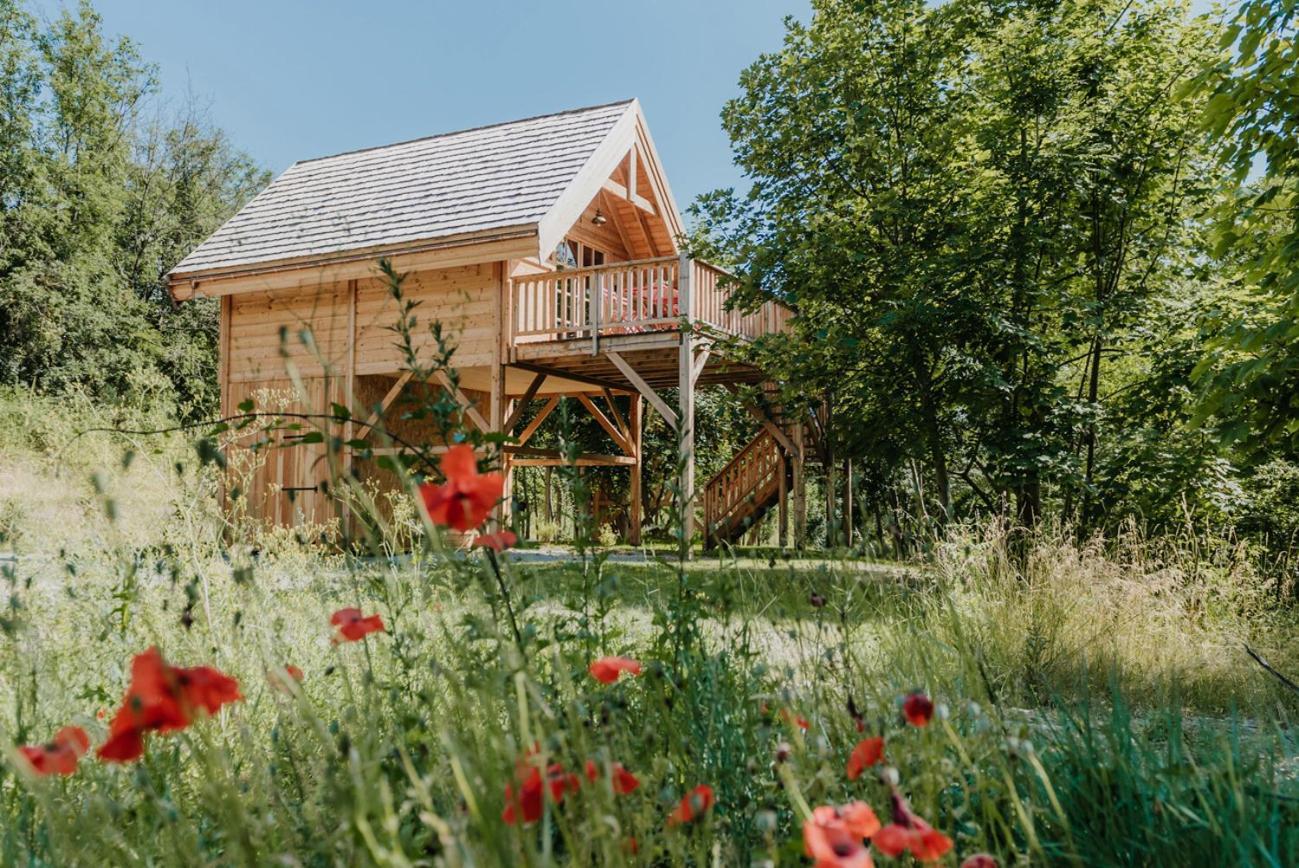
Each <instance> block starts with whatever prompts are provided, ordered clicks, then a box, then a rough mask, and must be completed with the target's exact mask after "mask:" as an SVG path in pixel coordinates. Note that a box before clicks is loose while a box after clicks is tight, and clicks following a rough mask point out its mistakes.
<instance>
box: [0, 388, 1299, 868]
mask: <svg viewBox="0 0 1299 868" xmlns="http://www.w3.org/2000/svg"><path fill="white" fill-rule="evenodd" d="M6 400H8V401H9V402H10V403H11V404H12V403H15V402H17V403H21V401H20V400H19V399H18V398H10V399H6ZM23 412H27V413H29V416H30V425H31V427H30V428H29V427H28V423H24V422H20V423H17V424H9V425H7V426H5V427H4V428H3V430H0V438H2V439H0V479H3V480H5V485H4V488H3V489H0V497H2V498H3V501H4V502H5V503H10V504H16V505H14V506H10V507H7V509H8V512H7V513H6V514H7V515H8V516H9V518H8V520H7V521H8V524H7V526H6V532H7V534H8V536H7V546H8V554H7V557H6V559H5V561H4V562H3V569H4V576H3V582H4V583H5V586H6V587H5V591H6V597H7V605H6V607H5V610H4V612H3V615H2V616H0V618H2V620H0V627H2V628H3V629H2V630H0V745H4V746H5V750H4V758H3V760H0V818H2V820H3V821H2V822H0V859H3V862H4V863H5V864H60V865H62V864H68V865H105V864H136V863H148V864H157V865H193V864H218V865H225V864H281V865H283V864H290V865H329V864H384V865H417V864H418V865H424V864H446V865H549V864H585V865H590V864H601V865H603V864H697V865H704V864H710V865H711V864H726V865H732V864H738V865H746V864H784V865H797V864H803V863H805V860H804V858H803V855H802V852H803V851H802V842H801V837H800V827H801V824H802V821H803V813H804V811H805V806H815V805H818V804H839V803H844V802H847V801H849V800H852V799H864V800H865V801H867V802H869V803H870V804H871V805H872V806H874V808H875V810H876V811H877V812H878V813H879V814H880V815H881V817H882V818H883V819H884V820H885V822H887V809H888V805H889V794H890V779H891V778H893V777H894V776H895V777H896V779H897V780H898V781H899V782H900V786H901V788H902V790H903V791H904V792H905V793H906V794H907V796H908V797H909V799H910V801H911V804H912V806H913V807H914V809H915V810H916V811H917V812H918V813H919V814H920V815H921V816H923V817H925V818H926V819H928V820H929V821H930V822H932V823H933V824H934V825H935V826H936V827H937V828H939V829H940V830H942V831H943V832H944V833H946V834H947V835H949V836H950V837H951V838H952V839H953V841H954V844H955V846H954V849H953V852H952V853H951V854H949V855H948V856H947V857H945V860H944V861H946V862H948V863H950V864H956V863H958V862H959V861H960V860H961V859H963V858H965V857H966V856H968V855H970V854H972V853H976V852H989V853H993V854H995V855H996V856H997V858H998V859H999V860H1000V862H1001V863H1002V864H1005V865H1009V864H1020V863H1023V864H1046V863H1056V862H1059V863H1062V864H1087V865H1100V864H1120V863H1122V864H1143V865H1144V864H1149V865H1185V864H1224V865H1226V864H1231V865H1241V864H1250V865H1283V864H1292V863H1293V862H1295V861H1296V858H1297V857H1296V853H1297V852H1299V831H1296V830H1297V829H1299V823H1297V822H1296V821H1297V820H1299V785H1296V783H1295V779H1294V771H1295V769H1294V755H1295V751H1294V744H1293V739H1292V737H1291V735H1290V732H1289V721H1290V717H1291V715H1292V714H1293V713H1294V710H1295V700H1296V697H1295V696H1293V695H1292V694H1290V693H1289V692H1288V691H1287V690H1286V689H1285V688H1284V687H1283V686H1282V685H1280V683H1279V682H1278V681H1277V679H1275V678H1273V677H1272V676H1270V675H1269V674H1267V673H1266V672H1263V671H1262V670H1261V669H1260V668H1259V667H1258V666H1256V665H1255V664H1254V663H1253V662H1252V661H1250V660H1249V659H1248V658H1247V657H1246V655H1244V653H1243V652H1242V650H1241V645H1242V644H1243V643H1246V642H1248V643H1251V644H1252V645H1254V646H1257V647H1258V648H1259V649H1261V650H1262V651H1263V652H1264V653H1265V654H1267V655H1268V656H1269V657H1270V658H1271V659H1272V661H1273V663H1274V664H1275V665H1277V666H1278V667H1279V668H1281V669H1282V670H1283V671H1285V670H1289V671H1294V670H1295V668H1296V666H1295V664H1296V661H1299V649H1296V648H1295V647H1294V645H1293V639H1292V637H1293V635H1294V633H1293V629H1292V628H1293V624H1294V621H1293V616H1292V613H1290V612H1288V611H1287V610H1285V609H1284V608H1280V607H1278V606H1277V605H1276V604H1275V600H1274V597H1273V596H1272V595H1271V589H1270V588H1269V587H1268V586H1267V585H1266V584H1264V583H1262V582H1260V581H1258V580H1257V579H1256V578H1254V577H1253V576H1252V575H1251V574H1250V573H1249V571H1248V570H1247V568H1245V567H1244V566H1242V565H1240V564H1237V563H1233V562H1231V561H1230V560H1229V559H1218V558H1214V557H1206V556H1205V555H1204V553H1203V552H1197V553H1194V556H1192V554H1191V553H1188V552H1187V551H1185V550H1183V549H1178V548H1177V547H1176V546H1174V547H1172V550H1171V551H1170V550H1169V548H1168V547H1167V546H1165V545H1164V544H1163V543H1162V542H1161V541H1158V540H1146V539H1141V538H1139V537H1138V536H1136V535H1129V536H1127V537H1124V538H1121V539H1118V540H1109V541H1104V542H1101V541H1096V542H1093V543H1090V544H1088V545H1081V546H1080V545H1077V544H1075V543H1074V542H1072V541H1070V540H1069V539H1068V538H1067V537H1066V536H1064V535H1050V534H1043V535H1041V536H1040V537H1038V538H1036V539H1034V540H1032V541H1031V543H1030V544H1029V545H1024V544H1023V543H1022V542H1017V543H1014V544H1011V543H1008V542H1007V540H1006V538H1005V535H1004V534H1001V533H999V532H997V530H996V529H995V528H983V529H975V528H962V529H953V531H952V533H951V536H950V537H949V538H948V539H947V540H945V541H944V542H943V543H942V544H941V545H940V546H938V547H937V550H936V553H935V555H934V557H933V558H932V559H931V560H929V561H927V562H925V563H923V564H914V565H895V564H878V563H876V564H870V563H862V562H860V561H854V560H848V559H842V558H815V557H813V558H799V559H788V560H786V559H784V558H783V557H781V556H779V555H777V554H774V553H762V554H761V555H759V556H747V555H746V556H744V557H733V556H732V555H731V554H730V553H721V554H719V555H716V556H710V557H701V558H700V559H699V560H698V561H696V562H692V563H689V564H686V565H684V566H683V565H681V564H678V563H675V562H672V561H669V560H658V561H651V562H649V563H634V562H628V561H626V560H624V559H623V558H620V557H608V556H606V555H607V553H606V552H604V551H601V550H596V551H592V552H589V553H587V554H586V555H585V556H583V557H581V558H575V559H574V560H572V561H569V562H546V563H540V562H539V563H533V562H529V561H527V560H526V553H525V554H524V555H521V556H520V557H521V559H520V560H519V561H517V562H516V561H513V560H512V559H511V556H510V555H509V554H506V555H504V556H503V557H502V558H501V573H500V579H499V580H498V578H497V573H496V572H495V571H494V570H493V568H492V564H491V563H490V562H489V561H488V560H487V559H486V558H485V557H484V555H483V554H482V553H481V552H476V553H464V552H459V551H453V550H449V549H448V548H446V547H445V546H444V545H443V544H441V542H440V541H438V540H437V539H433V540H432V541H431V542H430V545H428V546H427V547H421V548H419V549H417V550H416V551H415V552H414V553H413V554H411V555H409V556H403V557H400V558H383V557H368V558H361V557H351V556H345V555H343V554H340V553H338V552H337V551H335V550H330V549H325V548H320V547H315V546H312V545H309V544H307V543H304V542H302V541H300V540H298V539H295V538H294V536H293V535H292V534H291V533H283V532H281V533H277V534H268V535H265V536H263V537H261V538H258V539H256V540H243V541H241V542H240V543H239V544H231V543H227V542H225V541H224V537H223V532H222V531H223V528H222V526H221V519H220V514H219V511H218V510H217V509H216V507H215V498H214V492H215V487H214V485H213V480H212V477H211V473H210V471H205V470H204V469H202V468H201V467H200V466H199V462H198V461H197V460H196V459H195V457H194V456H195V454H196V453H195V452H194V451H193V449H192V447H191V446H190V444H189V443H188V442H187V441H186V440H185V439H184V438H182V437H179V436H173V437H170V438H158V439H154V440H149V441H139V442H135V443H125V444H124V443H122V442H121V441H118V440H113V439H110V438H106V437H103V436H101V435H94V436H90V437H86V438H82V439H81V440H80V441H78V444H79V445H78V448H76V449H74V450H70V451H69V450H62V446H63V445H64V443H66V441H67V440H70V439H71V437H72V434H73V433H74V430H75V429H76V427H77V426H78V424H81V425H84V424H86V423H85V422H84V421H81V422H80V423H78V416H79V415H80V414H85V413H89V412H92V411H90V410H88V409H86V408H84V407H67V408H57V407H50V406H44V407H40V408H38V409H36V410H24V411H23ZM10 418H12V417H10ZM81 418H82V419H84V416H82V417H81ZM124 447H125V448H130V449H132V450H133V456H134V457H133V458H132V459H131V460H130V461H124V460H123V448H124ZM61 450H62V451H61ZM752 554H754V553H750V555H752ZM345 606H357V607H359V608H361V609H362V610H364V611H365V612H366V613H369V612H378V613H380V614H381V615H382V616H383V618H384V621H385V624H386V626H387V631H386V632H385V633H383V634H376V635H372V636H369V637H367V638H365V639H364V640H362V641H360V642H356V643H340V644H335V643H333V642H332V641H331V639H332V635H333V634H332V631H331V628H330V626H329V616H330V614H331V613H332V612H334V611H335V610H336V609H339V608H341V607H345ZM515 626H517V627H518V628H519V629H518V633H517V635H516V633H515V631H514V627H515ZM151 645H156V646H158V647H159V648H160V649H162V651H163V653H164V654H165V655H166V656H167V658H168V659H169V660H171V661H173V662H176V663H178V664H184V665H193V664H200V663H202V664H210V665H213V666H216V667H217V668H219V669H221V670H222V671H224V672H227V673H228V674H230V675H232V676H233V677H235V678H237V680H238V681H239V684H240V687H241V690H242V692H243V695H244V698H243V699H242V701H240V702H237V703H234V704H231V705H228V706H226V707H225V708H224V709H222V710H221V712H220V713H219V714H217V715H216V716H215V717H213V718H211V719H208V720H203V721H200V722H198V723H196V724H195V725H194V726H192V727H190V728H188V729H186V730H185V731H183V732H180V733H176V734H173V735H167V736H156V737H153V738H152V740H151V741H150V742H149V744H148V748H147V752H146V754H145V756H144V758H143V759H142V760H141V761H140V762H138V763H134V764H130V765H110V764H104V763H100V762H97V761H95V759H94V757H93V754H92V755H91V756H88V757H86V758H84V759H83V760H82V762H81V764H80V767H79V768H78V771H77V772H76V774H75V775H72V776H70V777H67V778H63V777H45V778H42V777H36V776H33V775H32V774H31V773H30V771H29V769H28V767H27V766H26V764H25V761H24V760H22V759H21V758H19V757H18V756H17V755H16V754H14V753H13V752H11V751H10V750H8V745H11V744H13V745H18V744H28V743H38V742H40V741H42V740H44V739H46V738H48V737H49V736H50V734H51V733H53V732H54V731H55V730H56V729H58V728H59V727H61V726H63V725H65V724H68V723H76V724H79V725H81V726H83V727H84V728H85V729H86V730H87V731H88V732H89V733H90V734H91V737H92V741H93V742H95V743H98V742H99V741H100V740H101V739H102V737H103V735H104V733H105V729H106V719H104V718H101V717H100V716H99V712H101V711H104V712H107V713H108V714H111V713H112V711H113V709H114V708H115V707H116V706H117V704H118V703H119V702H120V701H121V697H122V693H123V690H124V689H125V686H126V683H127V680H128V668H129V665H130V661H131V659H132V657H133V656H134V655H135V654H137V653H139V652H140V651H142V650H144V649H145V648H147V647H149V646H151ZM606 654H623V655H630V656H633V657H635V658H637V659H639V660H640V661H641V662H642V663H643V664H644V666H645V670H644V672H643V674H642V675H641V676H639V677H636V678H632V677H626V676H625V677H624V678H623V679H622V680H621V681H619V682H617V683H615V684H612V685H604V684H602V683H599V682H597V681H595V680H594V679H592V678H591V676H590V675H589V674H588V672H587V668H588V666H589V664H590V663H591V661H592V660H593V659H595V658H598V657H600V656H602V655H606ZM286 665H294V666H297V667H300V668H301V669H302V670H303V671H304V673H305V678H304V680H303V682H302V683H301V685H300V686H294V685H292V684H289V683H288V682H287V681H285V679H284V678H283V676H282V672H281V667H284V666H286ZM268 673H271V675H272V677H271V678H269V679H268ZM276 673H280V676H279V677H278V678H277V677H276ZM273 681H275V682H276V683H277V684H278V685H279V686H278V688H277V686H276V684H273V683H272V682H273ZM913 690H924V691H926V692H927V693H928V694H930V695H931V696H932V697H933V698H934V700H935V702H936V703H937V712H936V714H935V716H934V719H933V721H932V723H931V724H930V725H929V726H926V727H923V728H919V727H914V726H910V725H908V724H906V723H904V722H903V720H902V718H901V716H900V714H899V703H900V701H901V698H902V697H903V696H904V695H906V694H907V693H909V692H910V691H913ZM800 719H802V720H803V721H805V722H806V724H807V726H806V729H804V728H803V727H802V726H800V725H799V720H800ZM863 735H882V736H884V737H885V739H886V764H885V766H884V767H883V768H886V769H889V770H891V771H885V772H883V773H880V769H872V770H870V771H869V772H868V773H867V774H865V775H863V776H862V777H861V778H860V779H858V780H856V781H849V780H847V779H846V776H845V772H844V765H845V761H846V758H847V756H848V754H849V752H850V751H851V749H852V747H853V745H854V744H856V742H857V741H858V740H859V739H860V738H862V737H863ZM532 751H536V752H535V753H532ZM588 760H593V761H595V763H596V766H597V769H598V770H600V776H599V777H598V779H597V781H596V782H595V783H588V782H587V780H586V777H585V775H584V774H583V769H584V766H585V764H586V762H587V761H588ZM613 762H619V763H622V764H623V765H624V766H625V767H626V768H627V769H629V770H631V771H632V772H633V773H634V774H635V775H636V776H637V778H638V779H639V781H640V786H639V787H638V788H637V789H636V790H635V791H634V792H632V793H630V794H626V795H621V794H617V793H615V792H614V791H613V789H612V788H611V785H610V781H609V778H608V776H607V770H608V768H609V767H610V764H611V763H613ZM555 763H558V764H560V765H561V766H562V767H563V769H564V770H565V773H574V774H577V775H578V777H579V780H580V781H581V783H580V785H578V786H577V787H576V788H575V789H573V790H571V791H569V792H566V793H565V794H564V796H563V799H562V801H561V802H559V803H557V804H556V803H553V802H548V803H547V805H546V810H545V812H544V815H543V816H542V818H541V819H540V821H539V822H537V823H535V824H518V823H516V824H508V823H506V822H504V820H503V818H502V812H503V811H504V809H505V808H506V804H507V800H506V796H505V792H506V786H507V785H510V786H513V787H517V786H518V785H519V775H520V768H521V764H522V768H524V769H525V770H526V769H527V768H531V767H539V768H543V769H544V768H546V767H547V766H550V765H551V764H555ZM699 784H708V785H709V786H711V787H712V788H713V789H714V792H715V794H716V802H715V805H714V806H713V807H712V809H711V810H709V811H707V812H705V813H704V815H703V816H702V817H700V818H699V819H697V820H695V821H692V822H688V823H679V824H669V822H668V817H669V816H670V815H671V814H672V812H673V811H674V810H675V809H676V807H677V805H678V804H679V801H680V800H681V798H682V797H683V796H684V795H685V794H686V793H687V792H689V791H690V790H691V789H692V788H693V787H695V786H697V785H699ZM633 841H634V842H635V843H634V844H633V843H632V842H633ZM876 860H877V864H891V863H892V862H893V861H898V862H899V863H900V864H905V863H906V857H904V858H903V859H901V860H890V859H888V858H887V857H885V856H882V855H879V854H876Z"/></svg>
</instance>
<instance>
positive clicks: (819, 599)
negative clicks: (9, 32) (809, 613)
mask: <svg viewBox="0 0 1299 868" xmlns="http://www.w3.org/2000/svg"><path fill="white" fill-rule="evenodd" d="M807 601H808V602H809V603H811V604H812V608H813V609H819V608H821V607H822V606H824V605H825V597H823V596H821V595H820V594H818V593H817V592H816V591H813V592H812V593H811V595H809V596H808V598H807Z"/></svg>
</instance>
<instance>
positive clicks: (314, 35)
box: [35, 0, 809, 208]
mask: <svg viewBox="0 0 1299 868" xmlns="http://www.w3.org/2000/svg"><path fill="white" fill-rule="evenodd" d="M61 5H63V4H62V3H60V2H59V0H36V3H35V9H36V11H37V12H38V14H41V15H44V16H47V17H48V16H52V15H54V14H57V11H58V9H59V8H60V6H61ZM95 6H96V8H97V9H98V10H99V12H100V14H101V15H102V16H103V18H104V23H105V27H106V29H107V30H108V31H109V32H110V33H114V34H123V35H127V36H130V37H131V38H132V39H134V40H135V41H136V42H137V43H138V44H139V48H140V51H141V53H142V54H143V55H144V57H145V58H146V59H148V60H149V61H151V62H153V63H156V64H157V65H158V68H159V77H160V79H161V81H162V84H163V87H164V93H165V95H166V98H167V99H168V100H170V101H172V102H179V101H181V100H183V99H184V97H185V94H186V92H187V91H190V92H192V93H193V94H195V96H196V97H197V98H198V101H199V103H200V105H203V106H205V107H206V110H207V113H208V115H209V116H210V118H211V120H212V121H213V122H214V123H215V124H217V125H218V126H220V127H222V128H223V129H224V130H226V132H227V133H228V134H229V135H230V137H231V139H232V140H233V141H234V142H235V143H236V144H237V145H238V146H239V147H241V148H243V149H244V150H246V151H248V152H249V153H250V154H252V155H253V157H254V158H256V159H257V160H258V161H260V162H261V163H262V164H263V165H265V166H266V167H267V168H269V169H271V170H272V171H274V172H276V173H277V174H278V173H279V172H281V171H283V170H284V169H285V168H286V167H287V166H288V165H289V164H290V163H292V162H293V161H294V160H297V159H304V158H307V157H316V156H321V155H324V154H332V153H337V152H338V151H345V150H349V149H352V148H358V147H366V146H371V145H379V144H384V143H387V142H394V141H400V140H402V139H410V138H417V137H419V136H425V135H429V134H432V133H438V132H445V131H448V130H454V129H461V128H464V127H470V126H476V125H479V124H486V123H495V122H498V121H505V120H511V119H513V118H520V117H527V116H530V115H536V114H545V113H547V112H552V111H560V110H563V109H566V108H576V107H578V106H584V105H593V104H596V103H604V102H612V101H614V100H618V99H623V98H626V97H630V96H635V97H639V98H640V100H641V102H642V103H643V105H644V107H645V112H646V115H647V116H648V118H649V124H650V129H651V130H652V132H653V134H654V139H655V144H657V145H658V149H659V153H660V156H661V157H662V158H663V162H664V164H665V165H666V169H667V173H668V178H669V181H670V182H671V184H672V188H673V193H674V194H675V195H676V198H677V202H678V204H679V205H681V206H682V207H683V208H684V207H685V206H686V205H687V204H689V202H690V201H691V200H692V199H693V198H694V196H695V195H696V194H698V193H701V192H704V191H706V190H710V189H713V188H715V187H723V186H731V185H737V186H738V185H740V184H741V179H740V175H739V172H738V171H737V170H736V169H735V167H734V166H733V165H732V164H731V158H730V148H729V145H728V142H727V138H726V135H725V134H724V133H723V132H722V130H721V125H720V122H719V119H718V113H719V111H720V110H721V107H722V104H723V103H724V102H725V100H726V99H727V98H729V97H731V96H733V95H735V93H736V92H737V90H738V86H737V80H738V76H739V73H740V70H741V69H742V68H743V67H744V66H745V65H747V64H748V63H749V62H751V61H752V60H753V59H754V58H756V57H757V56H758V54H759V53H761V52H764V51H770V50H773V49H775V48H777V47H779V45H780V40H781V35H782V33H783V24H782V19H783V18H784V16H786V15H794V16H795V17H797V18H800V19H803V20H806V19H807V17H808V15H809V3H808V0H693V2H691V0H640V2H635V3H632V2H625V0H613V2H594V0H549V2H517V0H516V2H509V0H464V2H446V0H426V2H416V0H347V2H341V0H260V2H250V0H96V2H95Z"/></svg>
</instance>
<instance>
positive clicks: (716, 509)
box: [704, 428, 789, 548]
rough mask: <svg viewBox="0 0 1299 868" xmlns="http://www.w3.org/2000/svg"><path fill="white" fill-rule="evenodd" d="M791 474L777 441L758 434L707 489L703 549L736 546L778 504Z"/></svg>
mask: <svg viewBox="0 0 1299 868" xmlns="http://www.w3.org/2000/svg"><path fill="white" fill-rule="evenodd" d="M788 472H789V471H788V462H786V461H785V460H784V456H783V454H782V453H781V449H780V444H779V443H777V442H776V438H775V437H773V436H771V434H770V433H769V432H768V431H767V430H766V429H765V428H764V429H763V430H761V431H759V432H758V435H757V436H756V437H754V438H753V439H752V440H750V441H749V442H748V444H747V445H746V446H745V447H744V448H743V449H741V450H740V451H739V453H737V454H736V456H735V457H734V458H732V459H731V460H730V462H729V463H728V464H727V465H726V466H725V467H723V468H722V469H721V470H720V471H719V472H718V473H717V475H715V476H714V477H713V478H712V479H710V480H708V484H707V485H706V486H704V546H705V547H706V548H712V547H714V546H716V545H720V544H721V543H724V542H728V543H733V542H735V541H736V540H738V539H739V538H740V536H741V535H743V533H744V532H745V531H747V530H748V529H749V528H751V527H753V526H754V525H755V524H757V523H758V522H759V521H760V520H761V519H762V517H763V516H764V515H766V514H767V510H769V509H771V508H772V507H773V506H775V505H776V504H777V503H778V502H779V500H780V490H781V482H782V480H781V477H782V476H785V475H786V474H788ZM785 485H788V479H787V478H786V479H785Z"/></svg>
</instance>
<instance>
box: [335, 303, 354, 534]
mask: <svg viewBox="0 0 1299 868" xmlns="http://www.w3.org/2000/svg"><path fill="white" fill-rule="evenodd" d="M356 295H357V292H356V281H355V280H349V281H348V282H347V381H346V383H345V384H344V386H343V405H344V406H345V407H347V412H348V420H347V422H346V423H345V424H344V425H343V444H344V445H343V456H342V458H343V462H342V464H343V476H344V477H346V478H347V480H348V481H349V482H350V480H351V478H352V466H353V458H352V447H351V446H348V445H346V444H348V443H350V442H351V441H352V439H353V438H354V437H355V436H356V427H355V426H354V425H353V423H352V419H351V414H352V413H354V412H356V411H355V407H356ZM337 487H338V486H337V485H335V488H337ZM354 523H355V521H354V517H353V515H352V508H351V506H350V505H349V504H348V503H344V504H343V532H344V533H346V534H347V535H348V536H351V535H352V530H353V525H354Z"/></svg>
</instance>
